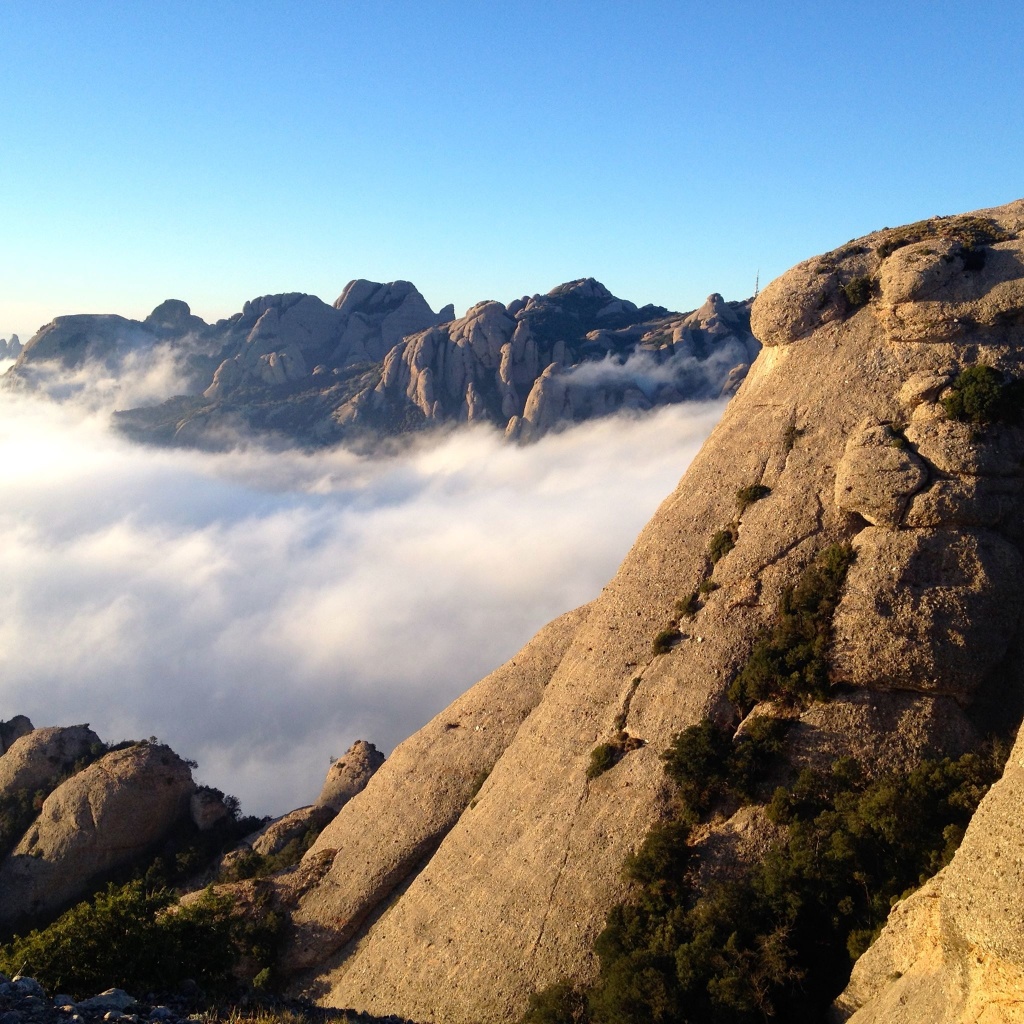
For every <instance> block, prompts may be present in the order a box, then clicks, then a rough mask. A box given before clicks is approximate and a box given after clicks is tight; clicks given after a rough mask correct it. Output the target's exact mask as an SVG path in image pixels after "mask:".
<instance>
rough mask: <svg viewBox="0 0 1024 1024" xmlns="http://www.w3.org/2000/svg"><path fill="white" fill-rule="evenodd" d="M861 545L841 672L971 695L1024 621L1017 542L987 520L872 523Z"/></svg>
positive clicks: (842, 609)
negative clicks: (942, 524) (904, 525)
mask: <svg viewBox="0 0 1024 1024" xmlns="http://www.w3.org/2000/svg"><path fill="white" fill-rule="evenodd" d="M854 549H855V550H856V552H857V559H856V561H855V562H854V565H853V567H852V568H851V569H850V571H849V573H848V575H847V578H846V588H845V592H844V595H843V598H842V600H841V601H840V604H839V608H838V609H837V611H836V616H835V623H834V629H835V653H834V658H833V667H834V671H835V677H836V679H838V680H840V681H842V682H848V683H852V684H853V685H855V686H868V687H871V688H884V689H897V690H920V691H923V692H928V693H943V694H947V695H949V696H951V697H955V698H957V699H958V700H960V701H961V702H963V703H968V702H969V701H970V699H971V698H972V697H973V696H974V693H975V691H976V690H977V689H978V687H979V686H981V684H982V683H983V682H984V681H985V679H986V677H987V675H988V673H989V672H990V671H991V670H992V669H993V668H994V667H995V666H997V665H998V664H999V663H1000V661H1001V660H1002V659H1003V657H1004V655H1005V654H1006V652H1007V650H1008V649H1009V646H1010V642H1011V639H1012V637H1013V635H1014V633H1015V630H1016V628H1017V624H1018V623H1019V621H1020V614H1021V608H1022V602H1024V592H1022V589H1021V586H1022V583H1024V579H1022V562H1021V556H1020V553H1019V551H1018V550H1017V548H1016V546H1015V545H1014V544H1013V543H1011V542H1010V541H1008V540H1006V539H1005V538H1003V537H1001V536H1000V535H999V534H997V533H994V532H991V531H986V530H958V531H949V530H947V531H938V530H900V531H893V530H883V529H878V528H876V527H869V528H867V529H865V530H863V531H861V532H860V533H859V534H858V535H857V536H856V538H855V539H854Z"/></svg>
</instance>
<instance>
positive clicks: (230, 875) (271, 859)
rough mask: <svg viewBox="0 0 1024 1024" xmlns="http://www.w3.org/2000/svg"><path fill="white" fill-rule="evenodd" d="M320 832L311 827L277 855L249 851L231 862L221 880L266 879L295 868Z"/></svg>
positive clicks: (320, 830) (287, 844) (319, 829)
mask: <svg viewBox="0 0 1024 1024" xmlns="http://www.w3.org/2000/svg"><path fill="white" fill-rule="evenodd" d="M322 831H323V830H322V829H321V828H318V827H315V826H311V827H310V828H308V829H306V831H305V832H304V833H303V834H302V835H301V836H299V837H297V838H295V839H292V840H291V841H289V842H288V843H286V844H285V845H284V846H283V847H282V848H281V849H280V850H278V851H277V853H272V854H263V853H257V852H256V851H255V850H249V851H248V852H247V853H243V854H241V856H238V857H236V858H235V859H234V860H233V861H232V862H231V864H230V865H229V866H228V868H227V869H226V870H225V871H223V872H222V873H221V880H222V881H225V882H237V881H241V880H242V879H246V878H266V877H267V876H268V875H274V874H277V872H279V871H285V870H287V869H288V868H292V867H295V865H296V864H298V863H299V861H300V860H302V856H303V854H304V853H306V851H307V850H309V848H310V847H311V846H312V845H313V843H315V842H316V839H317V836H319V835H320V833H321V832H322Z"/></svg>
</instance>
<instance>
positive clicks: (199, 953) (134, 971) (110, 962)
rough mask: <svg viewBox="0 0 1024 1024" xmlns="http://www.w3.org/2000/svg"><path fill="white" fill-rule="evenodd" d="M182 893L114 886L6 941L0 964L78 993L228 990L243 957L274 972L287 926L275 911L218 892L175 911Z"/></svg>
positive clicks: (46, 985)
mask: <svg viewBox="0 0 1024 1024" xmlns="http://www.w3.org/2000/svg"><path fill="white" fill-rule="evenodd" d="M176 898H177V897H176V895H175V894H174V893H173V892H172V891H171V890H169V889H156V890H152V889H147V888H146V886H145V885H144V883H143V882H142V881H141V880H136V881H133V882H129V883H127V884H126V885H122V886H115V885H110V886H108V887H107V889H106V890H105V891H103V892H100V893H97V894H96V895H95V896H94V897H93V898H92V899H91V900H87V901H85V902H82V903H79V904H78V905H77V906H75V907H73V908H72V909H71V910H69V911H67V912H66V913H65V914H63V915H62V916H61V917H59V918H58V919H57V920H56V921H55V922H54V923H53V924H51V925H50V926H49V927H47V928H43V929H41V930H37V931H33V932H30V933H29V934H28V935H26V936H24V937H21V938H16V939H14V940H13V941H12V942H10V943H8V944H7V945H6V946H3V947H0V971H3V972H4V973H6V974H9V975H14V974H18V973H22V974H27V975H29V976H31V977H33V978H35V979H36V980H37V981H38V982H40V984H42V985H43V987H44V988H46V989H48V990H49V991H51V992H66V993H68V994H70V995H72V996H75V997H76V998H82V997H85V996H89V995H93V994H95V993H96V992H98V991H100V990H103V989H106V988H109V987H111V986H116V987H118V988H123V989H126V990H127V991H129V992H133V993H150V992H169V991H173V990H174V989H175V988H176V987H177V986H178V985H180V984H181V983H182V982H183V981H185V980H186V979H192V980H193V981H195V982H197V983H198V984H199V985H200V986H201V987H202V988H204V989H206V990H207V991H208V992H217V991H222V990H225V989H227V988H229V987H231V985H232V971H233V969H234V968H235V967H236V965H237V964H238V963H239V962H240V961H243V960H248V961H250V962H252V963H253V964H254V965H256V969H257V971H263V972H265V973H264V975H263V977H266V976H267V973H268V969H269V965H270V963H271V960H272V956H273V952H274V946H275V942H276V937H277V931H278V929H279V926H280V921H279V919H278V918H277V916H276V915H275V914H273V913H272V912H268V913H266V914H264V915H261V916H260V917H259V918H253V917H251V916H246V915H243V914H241V913H239V912H237V911H235V910H234V909H233V903H232V900H231V899H230V897H227V896H223V895H216V894H214V893H213V892H212V891H207V892H206V893H204V894H203V896H202V897H201V898H200V899H199V900H197V901H196V902H194V903H192V904H190V905H189V906H178V907H174V908H173V910H172V909H171V906H172V904H173V903H174V902H175V900H176Z"/></svg>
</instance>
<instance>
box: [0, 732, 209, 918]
mask: <svg viewBox="0 0 1024 1024" xmlns="http://www.w3.org/2000/svg"><path fill="white" fill-rule="evenodd" d="M37 731H40V732H42V731H44V730H37ZM32 735H33V734H32V733H30V734H29V735H28V736H27V737H25V738H24V739H30V738H31V737H32ZM19 742H23V741H19ZM10 753H11V751H9V752H8V754H5V755H4V758H3V761H6V760H7V757H8V755H9V754H10ZM0 763H2V762H0ZM194 790H195V785H194V783H193V782H192V774H191V771H190V770H189V766H188V764H186V763H185V762H184V761H182V760H181V758H179V757H178V756H177V755H176V754H175V753H174V751H172V750H171V749H170V748H169V747H166V746H163V745H161V744H155V743H139V744H135V745H133V746H129V747H127V748H124V749H120V750H115V751H113V752H111V753H109V754H106V755H105V756H104V757H102V758H100V760H98V761H96V762H95V763H94V764H92V765H90V766H89V767H88V768H86V769H84V770H83V771H81V772H78V773H77V774H75V775H73V776H72V777H71V778H69V779H68V780H67V781H65V782H63V783H62V784H61V785H59V786H58V787H57V788H56V789H55V790H54V791H53V792H52V793H51V794H50V795H49V796H48V797H47V798H46V800H45V802H44V803H43V805H42V809H41V811H40V812H39V816H38V818H37V819H36V820H35V822H34V823H33V824H32V825H31V826H30V828H29V829H28V831H27V832H26V833H25V835H24V837H23V838H22V840H21V842H20V843H18V845H17V846H16V847H15V849H14V851H13V852H12V853H11V854H10V855H9V856H8V857H7V858H6V859H5V860H4V861H3V862H2V864H0V928H10V927H13V926H15V925H17V924H18V923H19V922H26V921H33V920H38V919H40V918H43V917H46V916H49V915H52V914H54V913H56V912H57V911H58V910H61V909H63V908H64V907H65V906H67V905H68V904H70V903H71V902H73V901H74V900H75V899H77V898H79V897H81V896H82V895H84V894H85V893H86V892H87V891H88V890H89V889H90V888H91V887H93V886H95V885H96V884H97V883H98V882H99V881H102V879H103V878H104V877H106V876H108V875H109V874H110V873H111V872H113V871H114V870H116V869H117V868H119V867H123V866H125V865H128V864H131V863H132V862H133V861H134V860H135V859H136V858H138V857H139V856H140V855H142V854H144V853H145V852H147V851H148V850H149V849H151V848H152V847H153V846H154V845H155V844H156V843H157V842H159V841H160V840H161V839H163V838H164V837H165V836H166V835H167V834H168V832H169V831H170V830H171V829H172V828H173V827H174V826H175V825H176V824H178V823H180V822H182V821H183V820H184V819H185V818H186V817H187V815H188V813H189V800H190V797H191V796H192V793H193V791H194Z"/></svg>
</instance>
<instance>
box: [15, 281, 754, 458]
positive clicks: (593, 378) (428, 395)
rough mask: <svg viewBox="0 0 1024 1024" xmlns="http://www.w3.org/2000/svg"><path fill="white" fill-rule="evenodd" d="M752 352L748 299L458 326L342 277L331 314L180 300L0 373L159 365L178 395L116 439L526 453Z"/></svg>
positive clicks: (617, 302)
mask: <svg viewBox="0 0 1024 1024" xmlns="http://www.w3.org/2000/svg"><path fill="white" fill-rule="evenodd" d="M759 348H760V346H759V345H758V343H757V342H756V341H755V340H754V338H753V336H752V335H751V333H750V302H749V301H746V302H726V301H725V300H724V299H722V297H721V296H720V295H717V294H714V295H711V296H709V298H708V300H707V301H706V302H705V304H704V305H703V306H702V307H701V308H700V309H698V310H695V311H693V312H691V313H687V314H680V313H671V312H670V311H668V310H666V309H664V308H663V307H660V306H651V305H647V306H642V307H637V306H636V305H635V304H634V303H632V302H629V301H628V300H623V299H618V298H616V297H615V296H614V295H612V294H611V292H609V291H608V290H607V289H606V288H605V287H604V286H603V285H601V284H600V283H599V282H597V281H595V280H593V279H592V278H587V279H583V280H579V281H573V282H570V283H568V284H563V285H560V286H559V287H557V288H554V289H552V290H551V291H550V292H548V293H547V294H546V295H533V296H523V297H522V298H519V299H516V300H515V301H513V302H510V303H509V304H508V305H507V306H506V305H503V304H502V303H500V302H492V301H487V302H480V303H477V304H476V305H475V306H473V307H472V308H471V309H469V310H468V311H467V312H466V314H465V316H463V317H460V318H458V319H456V318H455V314H454V310H453V309H452V307H451V306H448V307H445V309H443V310H441V311H440V312H439V313H434V312H433V311H432V310H431V308H430V307H429V305H428V304H427V302H426V301H425V300H424V298H423V296H422V295H420V293H419V292H418V291H417V290H416V288H415V287H414V286H413V285H412V284H410V283H409V282H407V281H395V282H392V283H390V284H378V283H375V282H371V281H363V280H357V281H352V282H350V283H349V284H348V285H346V287H345V289H344V290H343V291H342V293H341V295H340V296H339V298H338V299H337V301H336V302H335V303H334V304H333V305H331V306H329V305H327V304H326V303H324V302H322V301H321V300H320V299H318V298H316V297H315V296H312V295H303V294H286V295H268V296H263V297H261V298H258V299H253V300H252V301H250V302H247V303H245V306H244V307H243V309H242V311H241V313H237V314H235V315H234V316H232V317H229V318H227V319H225V320H220V321H218V322H217V323H215V324H207V323H206V322H205V321H203V320H202V319H200V318H199V317H197V316H194V315H193V314H192V313H191V311H190V309H189V307H188V305H187V304H186V303H184V302H182V301H180V300H168V301H166V302H163V303H161V304H160V305H159V306H157V308H156V309H154V310H153V312H152V313H151V314H150V315H149V316H148V317H146V318H145V319H144V320H141V321H137V320H129V319H126V318H124V317H119V316H113V315H93V314H81V315H75V316H64V317H58V318H57V319H56V320H54V321H53V322H52V323H51V324H48V325H46V326H45V327H43V328H41V329H40V330H39V331H38V332H37V333H36V334H35V335H34V336H33V337H32V338H31V339H29V341H28V342H27V343H26V344H25V346H24V350H23V351H22V352H21V354H20V355H19V356H18V359H17V362H16V363H15V365H14V367H13V368H12V369H11V370H10V371H9V376H10V378H11V380H12V381H16V382H18V383H21V384H23V385H27V386H31V385H32V384H33V383H38V382H39V381H40V380H41V379H43V377H44V376H45V379H48V380H52V379H53V378H54V376H56V378H57V379H58V380H59V379H60V378H61V377H70V376H74V375H76V374H80V373H81V372H82V371H83V370H85V369H87V368H88V367H89V366H94V367H102V368H103V370H104V371H105V372H107V373H113V374H115V375H117V374H119V373H124V372H125V369H126V367H127V366H128V364H129V363H130V362H133V363H134V365H138V363H139V361H141V362H142V363H143V364H144V365H145V364H146V363H147V361H148V362H150V363H152V362H154V361H155V360H157V359H161V358H162V359H165V360H168V361H169V362H170V365H171V366H172V367H173V370H174V374H175V378H176V383H177V387H178V389H179V393H178V394H175V395H173V396H169V397H167V398H166V400H165V401H162V402H159V403H157V404H150V405H147V406H144V407H140V408H132V409H122V410H120V411H119V412H117V414H116V416H115V422H116V423H117V425H118V427H119V428H120V429H121V430H123V431H124V432H125V433H126V434H128V435H129V436H131V437H132V438H135V439H137V440H140V441H146V442H152V443H159V444H174V445H185V446H196V447H203V448H223V447H230V446H231V445H233V444H235V443H237V442H238V441H239V439H243V438H246V437H250V438H251V437H252V436H254V435H255V436H259V437H261V438H262V439H263V440H264V441H266V442H272V441H273V440H274V439H277V440H279V441H282V442H284V443H292V444H296V443H297V444H301V445H329V444H337V443H344V444H347V445H349V446H352V447H364V448H366V447H373V446H375V445H377V444H379V443H380V442H381V441H383V440H385V439H387V438H391V437H395V436H401V435H406V434H412V433H415V432H419V431H423V430H428V429H437V428H443V427H446V426H450V425H453V424H458V423H489V424H491V425H493V426H495V427H497V428H498V429H500V430H502V431H503V432H504V433H505V435H506V436H507V437H508V438H509V439H511V440H517V441H529V440H533V439H536V438H538V437H540V436H542V435H543V434H545V433H547V432H548V431H550V430H553V429H560V428H562V427H564V426H566V425H570V424H572V423H577V422H580V421H582V420H586V419H590V418H592V417H596V416H602V415H606V414H608V413H613V412H618V411H621V410H632V411H636V412H639V411H643V410H648V409H651V408H653V407H655V406H659V405H665V404H671V403H675V402H680V401H684V400H686V399H697V398H717V397H719V396H720V395H722V394H729V393H731V392H732V391H734V390H735V388H736V387H737V386H738V384H739V382H740V381H741V380H742V378H743V375H744V374H745V373H746V370H747V368H748V367H749V365H750V363H751V362H752V361H753V359H754V358H755V357H756V355H757V352H758V351H759Z"/></svg>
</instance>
